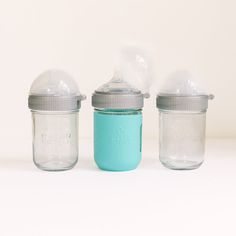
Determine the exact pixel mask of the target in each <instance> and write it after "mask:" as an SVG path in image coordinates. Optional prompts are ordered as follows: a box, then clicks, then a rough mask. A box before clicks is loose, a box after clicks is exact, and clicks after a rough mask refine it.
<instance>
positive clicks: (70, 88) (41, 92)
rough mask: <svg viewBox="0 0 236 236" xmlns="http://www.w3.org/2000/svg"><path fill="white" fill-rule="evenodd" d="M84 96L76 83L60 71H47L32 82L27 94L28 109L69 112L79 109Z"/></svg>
mask: <svg viewBox="0 0 236 236" xmlns="http://www.w3.org/2000/svg"><path fill="white" fill-rule="evenodd" d="M84 99H85V96H83V95H81V93H80V92H79V89H78V86H77V83H76V82H75V81H74V79H73V78H72V77H71V76H70V75H69V74H68V73H66V72H64V71H62V70H48V71H45V72H43V73H42V74H40V75H39V76H38V77H37V78H36V79H35V80H34V82H33V84H32V85H31V88H30V93H29V108H30V109H32V110H44V111H69V110H77V109H79V108H80V105H81V104H80V102H81V101H82V100H84Z"/></svg>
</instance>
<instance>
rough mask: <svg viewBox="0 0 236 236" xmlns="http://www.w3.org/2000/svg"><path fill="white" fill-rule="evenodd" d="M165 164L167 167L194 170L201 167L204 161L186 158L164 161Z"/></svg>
mask: <svg viewBox="0 0 236 236" xmlns="http://www.w3.org/2000/svg"><path fill="white" fill-rule="evenodd" d="M161 163H162V165H163V166H165V167H167V168H168V169H171V170H194V169H197V168H199V167H200V166H201V165H202V163H203V162H200V163H199V162H194V161H186V160H178V161H177V160H168V161H162V160H161Z"/></svg>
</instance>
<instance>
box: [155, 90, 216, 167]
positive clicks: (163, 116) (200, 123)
mask: <svg viewBox="0 0 236 236" xmlns="http://www.w3.org/2000/svg"><path fill="white" fill-rule="evenodd" d="M212 98H213V96H212V95H209V96H208V95H195V96H181V95H170V94H159V95H158V96H157V107H158V108H159V158H160V161H161V163H162V164H163V165H164V166H166V167H168V168H170V169H176V170H190V169H196V168H198V167H199V166H200V165H201V164H202V163H203V160H204V153H205V126H206V110H207V107H208V99H212Z"/></svg>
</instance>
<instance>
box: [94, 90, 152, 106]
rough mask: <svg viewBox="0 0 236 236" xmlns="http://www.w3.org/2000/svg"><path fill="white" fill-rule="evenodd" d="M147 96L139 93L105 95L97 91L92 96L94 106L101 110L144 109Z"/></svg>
mask: <svg viewBox="0 0 236 236" xmlns="http://www.w3.org/2000/svg"><path fill="white" fill-rule="evenodd" d="M148 96H149V95H147V94H145V95H144V94H142V93H141V92H137V93H104V92H98V91H95V93H94V94H93V95H92V106H93V107H95V108H100V109H142V108H143V105H144V97H148Z"/></svg>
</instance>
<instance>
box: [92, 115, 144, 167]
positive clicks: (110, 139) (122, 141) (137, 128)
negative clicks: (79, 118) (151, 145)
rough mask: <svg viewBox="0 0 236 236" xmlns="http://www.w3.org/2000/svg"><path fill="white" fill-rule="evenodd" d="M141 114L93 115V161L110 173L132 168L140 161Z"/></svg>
mask: <svg viewBox="0 0 236 236" xmlns="http://www.w3.org/2000/svg"><path fill="white" fill-rule="evenodd" d="M141 152H142V113H141V112H138V113H136V114H125V115H121V114H119V115H114V113H112V114H109V113H102V112H99V111H95V112H94V159H95V162H96V163H97V165H98V167H99V168H100V169H103V170H109V171H127V170H132V169H135V168H136V167H137V166H138V164H139V163H140V161H141Z"/></svg>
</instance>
